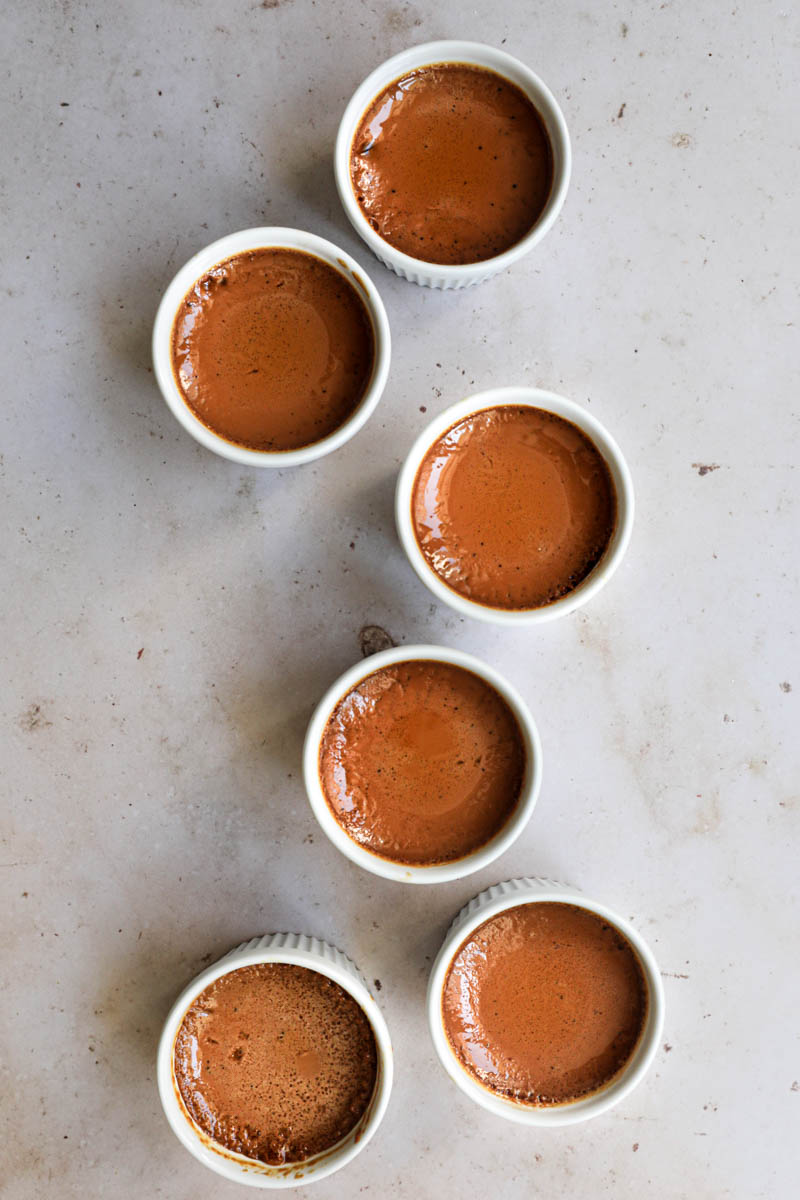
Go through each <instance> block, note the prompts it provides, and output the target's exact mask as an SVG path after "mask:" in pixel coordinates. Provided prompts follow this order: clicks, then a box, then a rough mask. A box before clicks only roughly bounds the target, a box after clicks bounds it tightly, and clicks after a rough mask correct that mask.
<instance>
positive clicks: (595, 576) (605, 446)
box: [395, 387, 634, 626]
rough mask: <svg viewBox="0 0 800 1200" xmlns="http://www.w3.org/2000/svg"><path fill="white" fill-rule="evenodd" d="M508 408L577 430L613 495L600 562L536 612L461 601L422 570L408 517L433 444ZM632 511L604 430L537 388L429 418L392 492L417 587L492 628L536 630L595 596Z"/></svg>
mask: <svg viewBox="0 0 800 1200" xmlns="http://www.w3.org/2000/svg"><path fill="white" fill-rule="evenodd" d="M508 404H512V405H520V404H527V405H529V406H530V407H531V408H541V409H544V410H545V411H546V412H551V413H555V414H556V415H557V416H559V417H564V418H565V420H567V421H571V422H572V423H573V425H577V427H578V428H579V429H580V430H581V431H582V432H583V433H585V434H586V436H587V437H588V438H590V439H591V441H592V443H593V444H594V445H595V446H596V447H597V449H598V450H599V451H600V453H601V454H602V456H603V458H604V459H605V461H606V465H607V466H608V469H609V471H610V473H611V478H612V480H613V483H614V488H615V491H616V493H617V523H616V527H615V529H614V533H613V535H612V538H611V541H610V543H609V546H608V549H607V550H606V552H605V554H604V555H603V557H602V559H601V560H600V562H599V563H598V564H597V566H596V567H595V568H594V569H593V570H592V571H591V572H590V574H589V575H587V576H586V578H585V579H584V580H583V582H582V583H579V584H578V586H577V587H576V588H573V590H572V591H571V592H568V593H567V595H566V596H562V597H561V599H559V600H554V601H553V602H552V604H546V605H543V606H542V607H541V608H525V609H505V608H493V607H492V606H491V605H488V604H480V603H479V602H478V601H476V600H469V599H467V597H466V596H462V595H461V594H460V593H459V592H456V591H455V590H454V589H453V588H451V587H448V585H447V584H446V583H444V582H443V581H442V580H441V579H440V578H439V576H438V575H437V574H436V572H435V571H434V570H432V569H431V567H429V566H428V562H427V560H426V558H425V555H424V554H423V553H422V551H421V550H420V548H419V544H418V543H417V539H416V535H415V533H414V522H413V519H412V516H411V498H412V494H413V491H414V483H415V480H416V478H417V472H418V471H419V468H420V466H421V464H422V460H423V459H424V457H425V455H426V454H427V452H428V450H430V448H431V446H432V445H433V444H434V442H436V441H437V440H438V439H439V438H440V437H441V436H442V434H443V433H446V432H447V430H448V429H450V428H451V427H452V426H453V425H456V424H458V422H459V421H463V420H464V419H465V417H469V416H471V415H472V414H474V413H478V412H481V411H482V410H483V409H485V408H495V407H496V406H498V405H508ZM633 509H634V499H633V481H632V479H631V474H630V471H629V470H628V466H627V464H626V462H625V459H624V458H623V457H622V452H621V450H620V448H619V446H618V445H617V443H616V442H615V441H614V439H613V438H612V436H611V434H610V433H609V432H608V430H607V429H605V427H604V426H603V425H601V424H600V422H599V421H598V420H597V419H596V418H595V417H593V416H592V415H591V413H589V412H587V411H586V409H585V408H581V407H580V405H578V404H575V402H574V401H573V400H567V399H565V397H564V396H558V395H556V393H555V392H545V391H542V390H541V389H540V388H531V387H505V388H492V390H491V391H488V392H480V393H478V394H477V395H475V396H468V397H467V398H466V399H465V400H459V402H458V403H457V404H453V405H451V406H450V408H446V409H445V411H444V412H443V413H440V414H439V416H438V417H434V419H433V420H432V421H431V422H430V424H429V425H427V426H426V427H425V429H423V431H422V433H421V434H420V435H419V437H418V438H417V440H416V441H415V442H414V445H413V446H412V447H411V450H410V451H409V454H408V457H407V458H406V460H405V462H404V463H403V466H402V467H401V469H400V475H399V477H398V480H397V490H396V492H395V522H396V525H397V534H398V537H399V538H400V542H401V543H402V546H403V549H404V550H405V552H406V555H407V557H408V561H409V562H410V563H411V566H412V567H413V568H414V570H415V571H416V573H417V575H419V577H420V579H421V580H422V582H423V583H424V584H425V585H426V587H429V588H430V590H431V591H432V592H433V594H434V596H436V598H437V599H438V600H441V601H442V602H443V603H444V604H449V605H450V607H451V608H454V609H455V610H456V612H457V613H459V614H460V615H461V616H462V617H477V618H478V620H481V621H489V622H491V623H492V624H494V625H516V626H520V625H540V624H542V622H543V621H552V620H554V618H555V617H563V616H565V615H566V614H567V613H570V612H572V611H573V610H574V609H576V608H580V606H581V605H583V604H585V603H586V602H587V600H590V599H591V598H592V596H594V595H595V593H596V592H599V591H600V588H601V587H603V586H604V585H605V584H606V583H608V581H609V579H610V578H611V576H612V575H613V574H614V572H615V571H616V569H617V567H618V566H619V564H620V562H621V561H622V557H623V555H624V554H625V550H626V549H627V546H628V542H629V541H630V537H631V530H632V529H633Z"/></svg>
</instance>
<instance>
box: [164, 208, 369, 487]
mask: <svg viewBox="0 0 800 1200" xmlns="http://www.w3.org/2000/svg"><path fill="white" fill-rule="evenodd" d="M268 247H276V248H279V249H284V250H303V251H305V253H306V254H313V255H315V256H316V257H317V258H321V259H322V261H323V262H326V263H328V264H329V265H330V266H331V267H333V268H334V270H336V271H339V272H340V274H342V275H343V276H344V277H345V279H346V280H347V281H348V283H350V284H352V285H353V286H354V287H355V289H356V291H357V292H358V294H359V295H360V296H361V298H362V300H363V301H364V303H365V304H366V308H367V312H368V313H369V316H370V320H371V322H372V330H373V334H374V338H375V362H374V364H373V368H372V378H371V379H370V382H369V386H368V388H367V390H366V392H365V393H364V397H363V399H362V401H361V403H360V404H359V406H358V408H357V409H356V410H355V412H354V413H353V414H352V415H351V416H350V417H348V419H347V420H346V421H345V422H344V424H343V425H340V426H339V428H338V429H335V430H334V431H333V433H330V434H328V436H327V437H325V438H321V439H320V441H318V442H313V443H312V444H311V445H310V446H301V447H300V448H299V449H297V450H278V451H267V450H250V449H248V448H247V447H246V446H237V445H236V443H235V442H229V441H228V440H227V438H224V437H221V436H220V435H219V434H216V433H214V432H213V430H211V429H209V428H208V426H207V425H204V424H203V422H202V421H200V420H198V418H197V417H196V416H195V415H194V413H193V412H192V410H191V409H190V408H189V406H188V404H187V403H186V401H185V400H184V398H183V394H182V393H181V390H180V388H179V387H178V384H177V382H176V379H175V374H174V372H173V369H172V327H173V325H174V323H175V316H176V314H177V312H178V309H179V308H180V306H181V304H182V303H183V299H184V297H185V296H186V294H187V292H188V291H189V289H190V288H191V287H192V285H193V284H194V283H195V282H196V280H198V279H199V278H200V277H201V276H203V275H205V274H206V272H207V271H210V270H211V268H212V267H214V266H216V265H217V263H220V262H223V261H224V260H225V259H226V258H231V257H232V256H233V255H234V254H245V253H247V252H248V251H249V250H260V249H265V248H268ZM390 357H391V336H390V334H389V321H388V319H387V316H386V310H385V309H384V307H383V301H382V300H381V298H380V296H379V295H378V292H377V289H376V288H375V285H374V284H373V282H372V280H371V279H370V278H369V276H368V275H367V274H366V272H365V271H364V270H363V269H362V268H361V267H360V266H359V265H358V263H357V262H356V260H355V259H354V258H351V257H350V255H349V254H347V253H345V251H344V250H340V249H339V247H338V246H334V245H333V243H332V242H328V241H326V240H325V239H324V238H321V237H317V236H316V235H315V234H313V233H305V232H304V231H303V230H301V229H284V228H282V227H280V226H273V227H265V228H262V229H243V230H241V231H240V232H239V233H230V234H228V235H227V237H223V238H220V239H219V241H216V242H212V244H211V245H210V246H206V248H205V249H204V250H200V251H199V252H198V253H197V254H195V256H194V258H190V259H189V261H188V262H187V263H186V264H185V265H184V266H183V267H181V269H180V271H178V274H177V275H176V276H175V278H174V279H173V280H172V283H171V284H170V285H169V287H168V288H167V290H166V292H165V293H164V296H163V298H162V300H161V303H160V304H159V306H158V312H157V313H156V320H155V325H154V327H153V366H154V370H155V376H156V381H157V383H158V386H159V388H160V389H161V394H162V395H163V397H164V399H165V400H166V402H167V404H168V406H169V408H170V409H171V410H172V413H173V416H175V417H177V419H178V421H180V423H181V425H182V426H183V427H184V429H186V430H187V431H188V432H189V433H190V434H191V435H192V437H193V438H195V439H196V440H197V441H198V442H199V443H200V444H201V446H205V447H206V449H208V450H213V451H214V453H215V454H221V455H222V457H223V458H229V459H232V460H233V462H237V463H243V464H244V465H245V466H249V467H296V466H299V465H300V464H301V463H307V462H312V461H313V460H314V459H315V458H320V457H321V456H322V455H323V454H330V453H331V451H332V450H338V448H339V447H340V446H342V445H344V443H345V442H346V441H349V439H350V438H351V437H352V436H353V434H355V433H357V432H358V430H359V429H360V428H361V426H362V425H363V424H364V423H365V421H366V420H367V419H368V417H369V416H370V415H371V413H372V412H373V410H374V409H375V406H376V404H377V403H378V401H379V400H380V398H381V393H382V391H383V389H384V387H385V385H386V379H387V376H388V374H389V360H390Z"/></svg>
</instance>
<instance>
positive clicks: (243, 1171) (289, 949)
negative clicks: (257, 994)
mask: <svg viewBox="0 0 800 1200" xmlns="http://www.w3.org/2000/svg"><path fill="white" fill-rule="evenodd" d="M256 963H291V964H293V965H294V966H298V967H309V968H310V969H311V970H312V971H319V973H320V974H321V975H326V976H327V977H328V978H329V979H332V980H334V982H335V983H338V984H339V985H340V986H341V987H343V988H344V989H345V991H347V992H349V993H350V995H351V996H352V997H353V999H354V1000H355V1001H356V1002H357V1003H358V1004H359V1005H360V1006H361V1008H362V1009H363V1010H364V1012H365V1013H366V1015H367V1018H368V1020H369V1023H370V1025H371V1026H372V1032H373V1033H374V1035H375V1044H376V1047H377V1050H378V1077H377V1080H376V1083H375V1091H374V1092H373V1095H372V1099H371V1101H370V1103H369V1105H368V1107H367V1110H366V1112H365V1113H364V1115H363V1116H362V1118H361V1120H360V1121H359V1122H358V1124H357V1125H356V1126H355V1128H354V1129H352V1130H351V1131H350V1133H348V1135H347V1137H345V1138H343V1139H342V1141H341V1142H339V1143H337V1145H335V1146H333V1147H331V1148H330V1149H329V1150H325V1151H324V1152H323V1153H322V1154H318V1155H315V1156H314V1157H313V1158H309V1159H306V1160H305V1161H304V1162H299V1163H286V1164H285V1165H283V1166H279V1167H272V1166H269V1165H267V1164H266V1163H262V1162H256V1161H254V1160H253V1159H251V1158H245V1157H244V1156H243V1155H241V1154H233V1153H231V1152H230V1151H228V1150H225V1149H223V1148H222V1147H221V1146H218V1145H217V1144H216V1143H215V1142H213V1141H212V1140H211V1138H209V1137H208V1136H207V1134H205V1133H203V1132H202V1130H200V1129H199V1128H198V1127H197V1126H196V1125H195V1123H194V1122H193V1121H192V1118H191V1117H190V1116H189V1114H188V1112H187V1111H186V1108H185V1107H184V1104H183V1101H182V1100H181V1097H180V1092H179V1091H178V1086H177V1083H176V1081H175V1073H174V1069H173V1051H174V1046H175V1038H176V1036H177V1033H178V1030H179V1028H180V1025H181V1022H182V1020H183V1017H184V1014H185V1013H186V1010H187V1009H188V1008H189V1006H190V1005H191V1003H192V1002H193V1000H194V999H195V998H196V997H197V996H199V994H200V993H201V992H202V991H203V989H204V988H206V987H208V985H209V984H210V983H213V982H214V980H215V979H219V978H220V976H222V975H227V974H228V973H229V972H230V971H237V970H238V969H239V968H240V967H250V966H253V965H254V964H256ZM393 1074H394V1062H393V1057H392V1042H391V1038H390V1037H389V1030H388V1029H387V1027H386V1022H385V1021H384V1019H383V1016H382V1014H381V1011H380V1009H379V1008H378V1005H377V1004H376V1003H375V1000H374V998H373V996H372V995H371V994H370V992H369V990H368V988H367V986H366V984H365V983H364V980H363V979H362V978H361V975H360V974H359V973H358V971H357V970H356V968H355V966H354V965H353V963H352V962H351V961H350V959H349V958H347V957H345V955H344V954H342V952H341V951H340V950H337V949H336V948H335V947H334V946H330V945H328V943H327V942H322V941H320V940H319V938H314V937H307V936H306V935H305V934H298V933H273V934H267V935H266V936H265V937H260V938H253V939H252V940H251V941H249V942H243V943H242V945H241V946H237V947H236V948H235V949H233V950H230V951H229V952H228V953H227V954H226V955H224V957H223V958H221V959H219V961H218V962H216V963H214V964H213V966H210V967H207V968H206V969H205V971H202V972H201V974H199V975H198V976H197V978H196V979H193V980H192V982H191V983H190V984H188V986H187V987H185V988H184V989H183V991H182V992H181V994H180V996H179V997H178V999H177V1000H176V1001H175V1003H174V1004H173V1006H172V1008H171V1009H170V1013H169V1016H168V1017H167V1019H166V1022H165V1023H164V1029H163V1032H162V1034H161V1040H160V1042H159V1046H158V1061H157V1077H158V1091H159V1095H160V1097H161V1103H162V1105H163V1107H164V1112H165V1114H166V1117H167V1120H168V1121H169V1123H170V1125H171V1126H172V1130H173V1132H174V1133H175V1134H176V1135H177V1137H178V1140H179V1141H180V1142H182V1143H183V1145H184V1146H185V1147H186V1149H187V1150H189V1151H190V1152H191V1153H192V1154H193V1155H194V1157H195V1158H196V1159H198V1161H199V1162H201V1163H203V1165H204V1166H206V1167H210V1168H211V1170H212V1171H216V1172H217V1174H218V1175H223V1176H224V1177H225V1178H226V1179H231V1180H233V1181H235V1182H236V1183H244V1184H249V1186H250V1187H259V1188H288V1187H297V1186H298V1185H300V1184H307V1183H313V1182H315V1181H316V1180H318V1179H324V1178H325V1176H326V1175H331V1174H332V1173H333V1172H334V1171H338V1170H339V1169H340V1168H341V1167H344V1166H346V1164H347V1163H349V1162H350V1160H351V1159H353V1158H355V1156H356V1155H357V1154H358V1153H359V1152H360V1151H361V1150H363V1149H364V1147H365V1146H366V1144H367V1142H368V1141H369V1140H370V1138H371V1137H372V1135H373V1134H374V1133H375V1130H376V1129H377V1128H378V1126H379V1125H380V1123H381V1120H382V1119H383V1114H384V1113H385V1112H386V1106H387V1104H388V1103H389V1093H390V1092H391V1090H392V1077H393Z"/></svg>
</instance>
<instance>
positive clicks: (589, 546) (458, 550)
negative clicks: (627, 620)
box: [411, 405, 617, 609]
mask: <svg viewBox="0 0 800 1200" xmlns="http://www.w3.org/2000/svg"><path fill="white" fill-rule="evenodd" d="M616 515H617V500H616V493H615V490H614V484H613V482H612V480H611V475H610V472H609V470H608V467H607V465H606V462H605V459H604V458H603V456H602V455H601V453H600V451H599V450H598V449H597V448H596V446H595V445H594V444H593V443H592V442H591V441H590V440H589V438H588V437H587V436H586V435H585V434H584V433H582V432H581V430H580V429H578V427H577V426H576V425H573V424H572V422H570V421H565V420H564V419H563V418H562V417H557V416H556V415H555V414H554V413H550V412H545V411H544V410H543V409H540V408H531V407H529V406H522V405H520V406H514V405H508V406H502V407H498V408H489V409H485V410H484V411H483V412H478V413H475V414H473V415H472V416H469V417H466V418H465V419H464V420H463V421H459V422H458V424H456V425H453V426H452V428H450V429H448V430H447V432H446V433H444V434H443V435H442V436H441V437H440V438H439V439H438V441H436V442H434V444H433V445H432V446H431V448H430V450H429V451H428V452H427V454H426V455H425V457H424V459H423V460H422V465H421V466H420V469H419V471H418V472H417V478H416V480H415V483H414V488H413V492H412V497H411V517H412V521H413V525H414V532H415V534H416V538H417V542H418V544H419V547H420V550H421V551H422V553H423V555H424V556H425V558H426V560H427V562H428V565H429V566H430V567H431V569H432V570H433V571H435V572H436V574H437V575H438V576H439V578H440V579H441V580H442V581H443V582H444V583H446V584H447V585H448V586H449V587H451V588H452V589H453V590H454V591H456V592H459V593H460V594H461V595H462V596H465V597H466V598H467V599H469V600H474V601H477V603H479V604H486V605H490V606H491V607H493V608H504V609H528V608H540V607H542V606H543V605H546V604H550V603H551V602H552V601H553V600H557V599H558V598H559V597H560V596H564V595H566V594H567V593H568V592H571V591H572V590H573V589H574V588H576V587H577V586H578V584H579V583H580V582H581V581H582V580H583V579H585V578H586V576H587V575H588V574H589V573H590V572H591V571H592V569H593V568H594V567H595V566H596V565H597V563H598V562H599V561H600V559H601V558H602V557H603V555H604V554H605V552H606V550H607V548H608V545H609V542H610V541H611V537H612V535H613V533H614V528H615V525H616Z"/></svg>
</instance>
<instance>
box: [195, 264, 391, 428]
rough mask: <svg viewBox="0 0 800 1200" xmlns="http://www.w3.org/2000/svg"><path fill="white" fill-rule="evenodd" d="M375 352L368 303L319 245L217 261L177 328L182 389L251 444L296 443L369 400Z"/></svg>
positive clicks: (208, 419) (216, 423)
mask: <svg viewBox="0 0 800 1200" xmlns="http://www.w3.org/2000/svg"><path fill="white" fill-rule="evenodd" d="M374 358H375V345H374V336H373V331H372V323H371V321H370V317H369V313H368V312H367V308H366V305H365V304H364V301H363V300H362V299H361V297H360V296H359V295H358V292H357V291H356V289H355V288H354V287H353V285H352V284H351V283H349V282H348V281H347V279H345V277H344V276H343V275H342V274H341V273H340V272H339V271H337V270H335V269H334V268H333V267H331V266H330V265H329V264H328V263H326V262H323V261H322V259H320V258H317V257H316V255H313V254H306V253H305V252H304V251H301V250H287V249H282V248H279V247H275V248H270V247H267V248H265V249H260V250H252V251H248V252H246V253H243V254H237V255H234V256H233V257H232V258H228V259H226V260H225V261H224V262H220V263H217V265H216V266H215V267H213V268H212V269H211V270H210V271H207V272H206V274H205V275H203V276H202V278H200V279H198V280H197V282H196V283H195V284H194V285H193V287H192V288H191V289H190V291H189V292H188V293H187V295H186V296H185V297H184V300H183V303H182V304H181V307H180V309H179V310H178V314H177V316H176V318H175V322H174V325H173V329H172V366H173V373H174V376H175V380H176V382H177V384H178V387H179V389H180V391H181V394H182V395H183V398H184V400H185V402H186V404H187V405H188V407H189V408H190V409H191V411H192V412H193V413H194V415H195V416H196V417H197V418H198V419H199V420H200V421H202V422H203V424H204V425H206V426H208V428H209V429H211V430H212V431H213V432H214V433H216V434H219V436H220V437H223V438H225V439H226V440H227V441H229V442H233V443H234V444H235V445H239V446H244V447H247V448H249V449H252V450H267V451H280V450H297V449H299V448H301V447H303V446H310V445H313V443H314V442H318V441H320V440H321V439H322V438H325V437H328V435H329V434H331V433H334V432H335V430H337V429H338V428H339V427H340V426H341V425H343V424H344V422H345V421H346V420H347V419H348V418H349V417H350V416H352V414H353V413H354V412H355V410H356V409H357V408H358V406H359V404H360V403H361V401H362V399H363V397H364V394H365V392H366V390H367V387H368V386H369V382H370V379H371V377H372V368H373V362H374Z"/></svg>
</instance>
